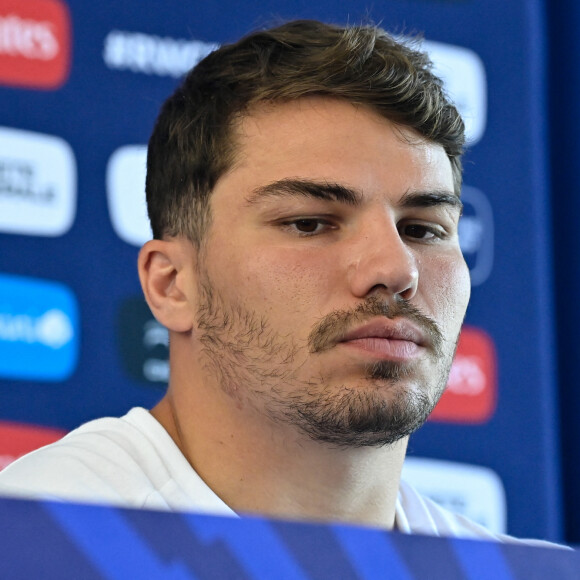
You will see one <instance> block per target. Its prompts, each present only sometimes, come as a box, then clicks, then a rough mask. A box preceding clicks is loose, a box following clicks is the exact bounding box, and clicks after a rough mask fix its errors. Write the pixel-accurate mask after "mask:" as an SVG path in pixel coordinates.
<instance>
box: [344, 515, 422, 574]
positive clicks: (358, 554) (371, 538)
mask: <svg viewBox="0 0 580 580" xmlns="http://www.w3.org/2000/svg"><path fill="white" fill-rule="evenodd" d="M333 530H334V533H335V535H336V537H337V538H338V539H339V541H340V543H341V546H342V548H343V550H344V551H345V552H346V553H347V554H348V556H349V559H350V561H351V563H352V565H353V567H354V568H355V569H356V570H357V572H358V573H359V575H360V576H361V578H364V579H368V580H373V579H376V578H389V580H413V575H412V573H411V572H410V570H409V569H408V568H407V566H406V564H405V562H403V560H402V559H401V557H400V556H399V554H398V552H397V550H396V549H395V547H394V546H393V544H392V542H391V541H390V539H389V537H388V536H387V534H386V533H379V532H378V531H374V530H368V531H367V530H361V529H357V528H350V527H347V526H344V527H343V526H336V527H333Z"/></svg>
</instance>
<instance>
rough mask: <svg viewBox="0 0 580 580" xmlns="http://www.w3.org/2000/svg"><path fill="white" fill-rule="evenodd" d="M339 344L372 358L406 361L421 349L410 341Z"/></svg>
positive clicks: (371, 339) (367, 341) (390, 340)
mask: <svg viewBox="0 0 580 580" xmlns="http://www.w3.org/2000/svg"><path fill="white" fill-rule="evenodd" d="M339 344H341V345H343V346H346V347H347V348H352V349H356V350H359V351H362V354H368V355H370V356H372V357H373V358H382V359H389V360H397V361H407V360H411V359H414V358H417V357H418V356H419V354H420V352H421V351H422V350H423V347H421V346H419V345H418V344H417V343H415V342H412V341H410V340H398V339H392V338H356V339H354V340H346V341H344V342H340V343H339Z"/></svg>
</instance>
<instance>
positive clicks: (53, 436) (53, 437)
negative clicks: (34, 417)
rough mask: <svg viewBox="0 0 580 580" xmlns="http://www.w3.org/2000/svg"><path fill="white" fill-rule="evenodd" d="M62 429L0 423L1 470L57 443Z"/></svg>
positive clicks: (63, 432)
mask: <svg viewBox="0 0 580 580" xmlns="http://www.w3.org/2000/svg"><path fill="white" fill-rule="evenodd" d="M65 434H66V431H63V430H62V429H51V428H49V427H40V426H37V425H25V424H23V423H11V422H6V421H0V470H1V469H4V468H5V467H6V466H7V465H8V464H9V463H12V462H13V461H14V460H16V459H18V458H19V457H20V456H22V455H24V454H25V453H28V452H30V451H34V450H35V449H38V448H39V447H42V446H44V445H48V444H49V443H53V442H54V441H57V440H58V439H60V438H61V437H63V436H64V435H65Z"/></svg>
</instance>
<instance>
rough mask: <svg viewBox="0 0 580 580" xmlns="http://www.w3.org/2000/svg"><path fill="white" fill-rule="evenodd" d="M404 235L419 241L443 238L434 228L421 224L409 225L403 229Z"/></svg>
mask: <svg viewBox="0 0 580 580" xmlns="http://www.w3.org/2000/svg"><path fill="white" fill-rule="evenodd" d="M403 234H404V235H405V236H407V237H409V238H415V239H417V240H432V239H434V238H438V237H441V236H440V235H438V233H437V232H436V231H434V229H433V228H432V227H429V226H423V225H421V224H409V225H407V226H405V227H404V228H403Z"/></svg>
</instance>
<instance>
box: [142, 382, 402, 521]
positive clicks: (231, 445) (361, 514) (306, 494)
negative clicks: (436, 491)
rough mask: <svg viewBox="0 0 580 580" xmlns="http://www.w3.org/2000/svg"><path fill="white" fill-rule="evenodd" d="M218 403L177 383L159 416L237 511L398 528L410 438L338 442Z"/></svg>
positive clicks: (203, 475)
mask: <svg viewBox="0 0 580 580" xmlns="http://www.w3.org/2000/svg"><path fill="white" fill-rule="evenodd" d="M180 393H191V390H184V391H180ZM197 394H199V393H197ZM213 402H214V401H213V400H211V399H210V400H207V399H206V400H205V401H204V400H203V397H201V400H200V399H199V398H198V400H196V401H195V402H192V401H191V400H189V397H187V396H181V397H180V396H179V395H176V394H175V393H174V392H173V391H172V390H171V389H170V391H169V393H168V394H167V395H166V396H165V397H164V398H163V400H162V401H161V402H160V403H159V404H158V405H157V406H156V407H155V408H154V409H153V410H152V414H153V416H154V417H155V418H156V419H157V420H158V421H159V422H160V423H161V424H162V425H163V426H164V427H165V429H166V430H167V431H168V433H169V434H170V435H171V437H172V438H173V439H174V441H175V442H176V444H177V445H178V447H179V448H180V449H181V451H182V453H183V454H184V456H185V457H186V459H187V460H188V461H189V463H190V464H191V465H192V467H193V468H194V469H195V471H196V472H197V473H198V474H199V475H200V477H201V478H202V479H203V480H204V481H205V482H206V483H207V484H208V486H209V487H210V488H211V489H212V490H213V491H214V492H215V493H216V494H217V495H218V496H219V497H220V498H221V499H222V500H223V501H224V502H225V503H226V504H228V505H229V506H230V507H231V508H232V509H233V510H234V511H236V512H238V513H246V514H260V515H265V516H269V517H279V518H287V519H296V520H315V521H342V522H349V523H354V524H362V525H371V526H378V527H384V528H387V529H391V528H393V525H394V519H395V505H396V500H397V493H398V488H399V481H400V474H401V468H402V464H403V460H404V456H405V451H406V440H403V441H400V442H399V443H396V444H394V445H391V446H384V447H376V448H375V447H361V448H339V447H332V446H330V445H329V444H327V443H321V442H317V441H313V440H311V439H309V438H308V437H307V436H306V435H304V434H302V433H299V432H297V430H296V429H295V428H294V427H293V426H290V425H280V424H279V423H273V422H272V421H270V420H269V419H267V418H265V417H262V416H259V417H257V416H256V414H258V412H257V411H256V410H254V409H247V408H244V409H239V408H237V407H236V406H235V405H229V406H228V405H225V406H224V405H214V404H213Z"/></svg>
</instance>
